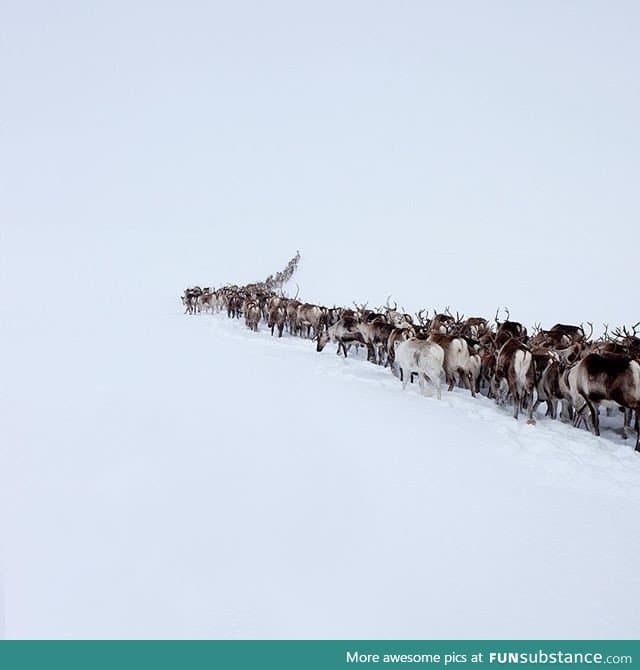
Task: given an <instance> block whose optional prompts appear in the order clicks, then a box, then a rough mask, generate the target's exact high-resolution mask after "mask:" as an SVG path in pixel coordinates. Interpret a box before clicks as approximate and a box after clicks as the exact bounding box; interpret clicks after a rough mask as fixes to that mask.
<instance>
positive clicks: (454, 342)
mask: <svg viewBox="0 0 640 670" xmlns="http://www.w3.org/2000/svg"><path fill="white" fill-rule="evenodd" d="M428 340H429V341H430V342H434V343H435V344H438V345H440V346H441V347H442V350H443V351H444V372H445V377H446V380H447V382H448V383H449V388H448V390H449V391H452V390H453V386H454V384H455V383H456V380H457V381H458V382H459V383H461V384H462V385H463V386H466V387H467V388H468V389H469V390H470V391H471V395H472V396H473V397H474V398H475V397H476V384H477V375H478V374H479V369H478V362H477V361H474V362H473V363H472V361H471V360H470V354H469V345H468V343H467V341H466V340H465V339H464V338H462V337H455V336H454V335H442V334H441V333H439V332H433V331H432V332H431V334H430V335H429V338H428Z"/></svg>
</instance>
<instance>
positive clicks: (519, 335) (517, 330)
mask: <svg viewBox="0 0 640 670" xmlns="http://www.w3.org/2000/svg"><path fill="white" fill-rule="evenodd" d="M498 309H499V308H498ZM498 309H497V310H496V316H495V322H496V336H495V343H496V347H498V348H499V347H501V346H502V345H503V344H504V343H505V342H506V341H507V340H509V339H511V338H512V337H513V338H515V339H516V340H519V341H521V342H523V343H525V342H526V340H527V329H526V328H525V327H524V326H523V325H522V324H521V323H519V322H518V321H510V318H511V314H510V313H509V309H508V308H507V307H505V308H504V310H505V312H506V314H507V319H506V321H503V322H502V323H501V322H500V321H498Z"/></svg>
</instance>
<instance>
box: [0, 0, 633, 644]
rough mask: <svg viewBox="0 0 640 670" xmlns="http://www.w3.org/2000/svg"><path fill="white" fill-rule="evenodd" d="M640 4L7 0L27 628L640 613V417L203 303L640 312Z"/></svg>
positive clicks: (625, 620)
mask: <svg viewBox="0 0 640 670" xmlns="http://www.w3.org/2000/svg"><path fill="white" fill-rule="evenodd" d="M639 19H640V5H638V4H637V3H621V4H618V5H616V7H615V8H611V7H610V6H605V5H604V4H602V3H580V4H579V6H578V5H576V4H575V3H568V4H559V3H537V2H536V3H534V2H531V3H517V4H516V3H512V4H511V5H510V6H509V7H506V8H505V4H504V3H473V2H466V3H462V5H459V4H458V3H455V4H452V3H425V2H418V1H416V0H413V1H409V2H406V3H401V4H398V3H375V4H373V3H370V2H364V1H363V0H353V2H350V3H344V2H332V1H331V0H328V1H327V2H324V3H322V5H321V6H320V5H318V6H315V5H313V4H310V3H300V2H292V1H291V0H275V1H274V2H270V3H268V4H267V3H263V2H255V1H254V0H240V1H239V2H233V3H222V2H218V3H198V2H195V3H165V4H164V5H162V6H160V5H159V4H158V3H152V2H149V1H147V0H141V1H140V2H137V3H121V2H117V1H115V2H109V3H81V2H69V3H62V4H60V3H51V2H42V1H40V2H38V1H37V0H36V2H33V3H32V2H29V3H25V2H3V3H0V52H1V56H2V57H0V82H1V83H2V92H3V96H2V110H1V118H0V597H1V598H2V599H3V608H2V612H0V634H4V635H6V636H7V637H41V636H42V637H76V636H77V637H142V636H144V637H234V636H235V637H323V636H329V637H334V636H336V637H361V636H362V637H367V636H371V637H456V636H462V637H498V638H499V637H508V636H519V637H544V636H549V637H555V638H562V637H570V636H581V637H594V636H595V637H623V636H632V637H637V636H638V634H639V633H640V630H639V624H638V623H637V621H638V616H637V602H638V596H639V595H640V589H639V584H638V580H639V577H638V570H637V555H638V544H639V543H640V539H638V532H637V519H638V505H639V502H638V491H639V490H640V471H639V469H640V465H639V461H640V459H638V458H637V457H636V455H635V454H633V453H632V450H631V446H632V445H631V441H630V442H629V443H627V444H624V443H622V442H621V441H620V440H619V439H618V437H617V436H616V435H614V434H612V433H611V431H608V432H605V433H604V434H603V437H602V439H600V440H598V439H595V438H593V437H592V436H590V435H588V434H586V433H585V432H578V431H575V430H572V429H570V428H568V427H566V426H563V425H561V424H559V423H551V422H548V421H544V420H541V421H539V422H538V425H536V426H534V427H532V426H527V425H525V423H524V422H523V421H522V422H520V423H516V422H514V421H513V419H511V417H510V416H508V413H507V412H501V411H498V410H497V409H496V408H495V406H494V405H492V404H491V403H489V402H487V401H485V400H482V399H479V400H478V401H477V402H473V401H471V399H470V398H468V397H467V396H466V395H465V394H463V393H460V392H454V393H453V394H448V395H447V396H446V398H445V399H443V400H442V401H441V402H440V403H437V402H436V401H435V400H429V399H425V398H422V397H420V396H418V395H417V394H416V393H415V391H414V390H408V391H407V392H406V393H404V394H403V393H402V391H401V389H400V386H399V384H398V383H397V382H396V381H395V380H394V379H393V378H392V377H391V376H390V375H389V373H388V372H385V371H383V370H379V369H377V368H375V367H373V366H370V365H368V364H366V362H361V361H351V360H349V361H346V362H345V361H341V360H339V359H338V358H337V357H336V356H335V355H334V354H333V352H332V351H330V350H329V349H327V350H326V351H325V352H323V354H322V355H318V354H316V352H315V351H313V347H312V346H311V345H310V344H309V343H308V342H301V341H297V340H296V341H291V340H289V339H287V340H283V341H272V340H271V338H269V337H267V336H266V335H264V334H258V335H257V336H255V335H253V334H251V333H248V332H245V330H244V327H243V326H242V325H240V324H237V323H229V322H227V321H226V319H224V318H213V317H211V318H209V317H207V318H205V317H203V318H194V319H189V318H187V317H184V316H182V314H181V311H182V310H181V308H180V305H179V302H178V300H177V296H178V295H179V294H180V293H181V291H182V290H183V289H184V288H185V287H186V286H187V285H193V284H195V283H200V284H201V285H205V284H209V283H210V284H214V285H216V286H220V285H221V284H222V283H227V282H237V283H246V282H249V281H254V280H261V279H264V278H265V277H266V276H267V275H269V274H270V273H272V272H274V271H276V270H278V269H280V268H282V267H283V266H284V264H285V263H286V262H287V260H288V259H289V258H290V257H291V256H292V255H293V254H294V253H295V250H296V248H299V249H300V251H301V253H302V263H301V266H300V269H299V273H298V274H297V275H296V277H295V282H298V283H299V284H300V288H301V295H302V296H303V297H304V298H305V299H306V300H310V301H316V302H321V303H324V304H328V305H331V304H333V303H334V302H335V303H337V304H345V305H348V304H350V303H351V301H352V300H357V301H358V302H364V301H369V303H370V305H377V304H380V303H382V302H384V300H385V298H386V296H387V295H388V294H390V293H392V294H393V296H394V298H395V299H397V300H398V301H399V303H400V305H403V306H404V307H406V308H407V309H408V310H411V311H415V310H416V309H419V308H424V307H427V308H429V309H431V310H432V309H433V308H434V307H439V308H440V309H442V308H444V307H445V306H446V305H450V306H451V309H452V310H453V311H454V312H455V311H457V310H460V311H461V312H464V313H466V315H467V316H470V315H484V316H487V317H493V315H494V313H495V310H496V307H498V306H501V307H502V306H504V305H508V306H509V307H510V309H511V314H512V317H513V318H514V319H517V320H519V321H522V322H523V323H525V324H526V325H528V326H530V325H531V324H532V323H534V322H538V321H540V322H541V323H542V325H543V326H545V327H549V326H551V325H553V324H554V323H556V322H558V321H562V322H565V323H579V322H580V321H587V320H592V321H594V325H595V327H596V331H597V330H598V329H599V328H600V327H601V324H602V323H603V322H608V323H609V324H611V325H612V326H614V325H618V324H622V323H627V324H631V323H634V322H635V321H637V320H638V314H637V300H636V299H635V294H634V291H633V288H634V287H635V286H636V283H637V268H638V258H637V256H638V253H637V250H638V248H639V247H640V244H639V242H640V228H639V227H638V220H640V200H639V199H638V197H637V193H638V188H637V185H638V183H640V161H639V157H640V125H639V124H638V118H639V117H640V89H639V88H638V86H637V80H638V76H637V63H638V62H639V60H640V41H639V40H638V39H637V29H636V27H637V25H638V21H639ZM289 290H290V291H291V292H292V293H293V292H294V291H295V286H291V287H290V289H289ZM632 566H635V567H632Z"/></svg>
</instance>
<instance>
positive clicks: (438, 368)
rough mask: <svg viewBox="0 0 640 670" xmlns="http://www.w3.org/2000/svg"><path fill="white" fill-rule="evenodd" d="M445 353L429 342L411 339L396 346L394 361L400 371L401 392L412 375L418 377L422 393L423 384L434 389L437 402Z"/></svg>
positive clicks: (439, 394) (437, 345) (440, 394)
mask: <svg viewBox="0 0 640 670" xmlns="http://www.w3.org/2000/svg"><path fill="white" fill-rule="evenodd" d="M444 359H445V352H444V350H443V349H442V347H441V346H440V345H439V344H436V343H435V342H430V341H429V340H419V339H417V338H412V339H409V340H404V341H403V342H400V343H398V344H397V345H396V349H395V360H396V362H397V364H398V368H399V369H400V380H401V381H402V390H404V389H406V387H407V384H408V383H409V381H410V380H411V377H412V375H413V374H414V373H415V374H417V375H418V383H419V385H420V390H421V391H422V392H423V393H424V390H425V388H424V382H425V381H428V382H430V383H431V385H432V386H433V387H434V389H435V391H436V395H437V397H438V400H440V398H441V397H442V392H441V382H440V378H441V376H442V372H443V363H444Z"/></svg>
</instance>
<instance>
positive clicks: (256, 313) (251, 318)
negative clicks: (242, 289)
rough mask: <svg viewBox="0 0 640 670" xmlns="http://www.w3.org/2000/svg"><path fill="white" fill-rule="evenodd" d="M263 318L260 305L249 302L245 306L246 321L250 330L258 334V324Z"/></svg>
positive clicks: (252, 301) (253, 301) (255, 302)
mask: <svg viewBox="0 0 640 670" xmlns="http://www.w3.org/2000/svg"><path fill="white" fill-rule="evenodd" d="M261 316H262V311H261V310H260V304H259V303H258V302H257V301H255V300H247V301H246V302H245V304H244V320H245V323H246V324H247V328H249V330H253V331H254V332H256V333H257V332H258V324H259V323H260V317H261Z"/></svg>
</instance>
